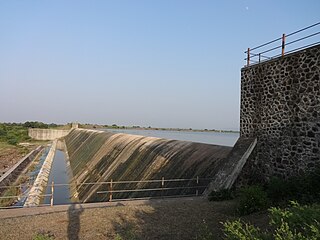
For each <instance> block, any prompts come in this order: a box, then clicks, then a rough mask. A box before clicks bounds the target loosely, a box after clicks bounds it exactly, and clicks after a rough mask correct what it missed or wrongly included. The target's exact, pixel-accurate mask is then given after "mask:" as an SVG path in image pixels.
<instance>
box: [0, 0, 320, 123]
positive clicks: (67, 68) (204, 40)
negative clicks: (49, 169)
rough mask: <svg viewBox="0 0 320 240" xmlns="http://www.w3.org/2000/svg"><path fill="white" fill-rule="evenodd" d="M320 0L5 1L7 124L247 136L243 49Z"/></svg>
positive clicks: (287, 28)
mask: <svg viewBox="0 0 320 240" xmlns="http://www.w3.org/2000/svg"><path fill="white" fill-rule="evenodd" d="M319 20H320V1H319V0H313V1H312V0H309V1H302V0H299V1H298V0H291V1H280V0H272V1H271V0H268V1H257V0H234V1H231V0H221V1H214V0H211V1H205V0H194V1H188V0H176V1H175V0H158V1H156V0H153V1H150V0H149V1H142V0H136V1H134V0H128V1H123V0H119V1H118V0H117V1H116V0H114V1H107V0H105V1H102V0H101V1H79V0H77V1H65V0H64V1H59V0H55V1H40V0H39V1H14V0H7V1H5V0H1V1H0V122H24V121H28V120H29V121H31V120H37V121H44V122H56V123H66V122H71V121H79V122H82V123H85V122H88V123H100V124H113V123H116V124H119V125H141V126H149V125H150V126H155V127H186V128H189V127H191V128H208V129H212V128H215V129H238V128H239V105H240V104H239V99H240V90H239V88H240V69H241V67H242V66H243V65H244V60H243V58H244V57H245V56H244V53H243V52H244V50H245V49H246V48H247V47H252V46H256V45H259V44H261V43H264V42H266V41H269V40H272V39H274V38H277V37H280V36H281V34H282V33H284V32H287V33H289V32H292V31H295V30H297V29H299V28H302V27H305V26H307V25H310V24H313V23H315V22H318V21H319Z"/></svg>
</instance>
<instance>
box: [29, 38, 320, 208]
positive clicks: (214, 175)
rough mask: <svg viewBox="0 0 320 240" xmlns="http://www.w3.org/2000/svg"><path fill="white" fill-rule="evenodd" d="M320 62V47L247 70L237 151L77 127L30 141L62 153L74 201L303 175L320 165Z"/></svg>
mask: <svg viewBox="0 0 320 240" xmlns="http://www.w3.org/2000/svg"><path fill="white" fill-rule="evenodd" d="M248 56H250V53H249V50H248ZM256 56H259V55H256ZM319 56H320V45H319V44H316V45H313V46H311V47H306V48H305V49H303V50H299V51H296V52H293V53H290V54H287V55H282V56H280V57H274V58H271V59H269V60H266V61H263V62H260V60H259V62H258V63H257V64H253V65H250V64H248V65H247V66H245V67H244V68H242V69H241V106H240V138H239V139H238V140H237V142H236V143H235V145H234V146H233V147H231V146H221V145H213V144H207V143H197V142H190V141H184V140H170V139H165V138H160V137H151V136H139V135H133V134H128V133H120V132H110V131H99V130H88V129H81V128H78V127H74V128H72V129H70V130H56V129H55V130H54V131H53V130H52V131H51V130H48V129H45V130H43V129H30V130H29V136H30V137H32V138H35V139H38V140H53V139H54V142H55V141H57V139H59V142H61V143H62V145H63V146H64V147H63V148H64V154H65V156H66V166H65V168H66V171H67V175H68V179H65V181H64V182H67V183H62V184H67V185H68V186H69V188H68V194H69V195H70V196H69V198H70V199H69V200H70V201H72V202H83V203H86V202H99V201H111V200H114V199H132V198H145V197H165V196H177V195H178V196H185V195H202V194H204V195H206V194H208V193H209V192H210V191H218V190H221V189H230V188H231V187H237V186H241V185H243V184H250V183H251V184H252V183H254V184H257V183H265V182H267V181H268V180H269V179H270V178H271V177H273V176H277V177H280V178H290V177H291V176H298V175H300V174H304V173H305V172H308V171H313V170H315V169H316V168H317V167H318V166H319V164H320V151H319V146H320V124H319V122H320V80H319V79H320V72H319V66H320V58H319ZM248 63H249V61H248ZM55 150H56V149H55V148H54V149H53V150H52V152H54V151H55ZM50 156H51V158H52V156H53V154H51V155H50ZM50 161H52V159H51V160H50V159H49V163H50ZM47 165H48V167H47V169H44V171H43V172H45V173H46V177H45V178H44V181H43V182H44V183H47V182H48V179H49V174H48V173H49V172H50V168H51V164H47ZM41 185H42V189H43V188H44V187H45V186H44V185H45V184H41ZM47 187H48V186H47ZM42 189H41V190H35V192H41V191H42ZM47 189H48V188H47ZM159 189H160V191H158V190H159ZM48 194H50V192H49V193H48ZM36 199H37V201H38V202H39V201H40V200H39V199H40V196H38V197H36ZM69 200H68V201H69Z"/></svg>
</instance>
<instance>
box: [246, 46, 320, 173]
mask: <svg viewBox="0 0 320 240" xmlns="http://www.w3.org/2000/svg"><path fill="white" fill-rule="evenodd" d="M319 75H320V45H317V46H315V47H312V48H308V49H305V50H302V51H299V52H296V53H293V54H289V55H286V56H284V57H280V58H277V59H273V60H270V61H267V62H264V63H261V64H257V65H254V66H250V67H245V68H243V69H242V70H241V111H240V132H241V133H240V136H241V137H257V140H258V141H257V146H256V148H255V150H254V153H253V155H252V156H251V157H250V159H249V160H248V162H247V164H246V165H247V166H245V169H246V171H245V172H246V173H247V174H250V175H251V177H252V176H253V175H254V177H257V176H261V177H262V178H264V179H266V178H269V177H271V176H274V175H278V176H282V177H285V178H286V177H289V176H293V175H297V174H300V173H303V172H305V171H309V170H313V169H314V168H315V167H316V166H318V165H319V164H320V79H319ZM246 173H244V174H246Z"/></svg>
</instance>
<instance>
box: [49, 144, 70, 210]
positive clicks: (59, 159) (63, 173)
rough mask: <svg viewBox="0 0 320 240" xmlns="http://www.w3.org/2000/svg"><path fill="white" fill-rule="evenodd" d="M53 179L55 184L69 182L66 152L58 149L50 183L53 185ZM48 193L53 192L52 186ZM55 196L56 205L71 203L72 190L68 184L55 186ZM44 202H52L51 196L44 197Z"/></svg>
mask: <svg viewBox="0 0 320 240" xmlns="http://www.w3.org/2000/svg"><path fill="white" fill-rule="evenodd" d="M52 181H54V184H68V183H69V177H68V174H67V162H66V159H65V153H64V152H63V151H60V150H56V153H55V155H54V159H53V162H52V167H51V171H50V175H49V180H48V185H51V183H52ZM46 194H51V186H48V187H47V189H46ZM53 196H54V201H53V202H54V205H59V204H68V203H70V190H69V187H68V186H55V187H54V194H53ZM44 203H45V204H50V197H46V198H45V199H44Z"/></svg>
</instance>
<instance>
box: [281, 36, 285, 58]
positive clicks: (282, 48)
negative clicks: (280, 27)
mask: <svg viewBox="0 0 320 240" xmlns="http://www.w3.org/2000/svg"><path fill="white" fill-rule="evenodd" d="M285 46H286V34H282V45H281V56H282V57H283V56H284V48H285Z"/></svg>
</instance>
